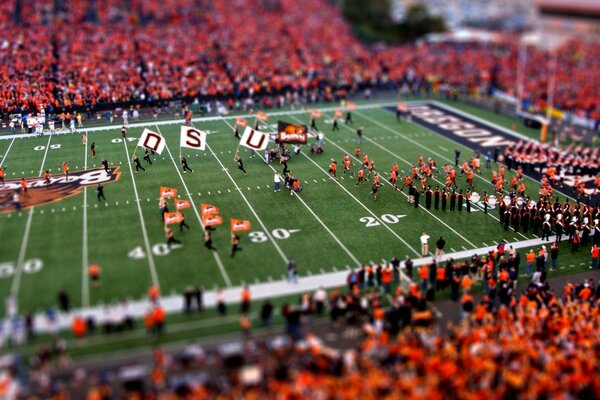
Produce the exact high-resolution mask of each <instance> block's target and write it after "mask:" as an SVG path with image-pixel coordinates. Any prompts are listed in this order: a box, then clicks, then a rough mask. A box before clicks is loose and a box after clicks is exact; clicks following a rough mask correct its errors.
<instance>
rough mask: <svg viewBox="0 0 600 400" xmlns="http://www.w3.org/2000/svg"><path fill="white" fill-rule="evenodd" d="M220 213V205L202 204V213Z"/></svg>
mask: <svg viewBox="0 0 600 400" xmlns="http://www.w3.org/2000/svg"><path fill="white" fill-rule="evenodd" d="M218 213H219V207H215V206H213V205H211V204H204V203H203V204H200V214H202V215H211V214H218Z"/></svg>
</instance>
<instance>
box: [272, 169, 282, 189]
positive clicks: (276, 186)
mask: <svg viewBox="0 0 600 400" xmlns="http://www.w3.org/2000/svg"><path fill="white" fill-rule="evenodd" d="M273 181H274V182H273V191H274V192H279V191H280V190H281V189H280V186H281V174H280V173H279V172H275V176H274V177H273Z"/></svg>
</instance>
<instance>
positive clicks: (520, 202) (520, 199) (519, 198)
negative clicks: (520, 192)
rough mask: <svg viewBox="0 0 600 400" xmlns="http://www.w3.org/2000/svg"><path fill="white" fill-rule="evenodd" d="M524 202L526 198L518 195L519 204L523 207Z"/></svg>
mask: <svg viewBox="0 0 600 400" xmlns="http://www.w3.org/2000/svg"><path fill="white" fill-rule="evenodd" d="M524 203H525V200H523V198H522V197H517V206H519V207H522V206H523V204H524Z"/></svg>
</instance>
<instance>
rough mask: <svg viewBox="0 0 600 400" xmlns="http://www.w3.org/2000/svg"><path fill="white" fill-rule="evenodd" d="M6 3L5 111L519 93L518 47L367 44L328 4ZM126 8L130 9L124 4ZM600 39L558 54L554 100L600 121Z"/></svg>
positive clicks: (539, 68)
mask: <svg viewBox="0 0 600 400" xmlns="http://www.w3.org/2000/svg"><path fill="white" fill-rule="evenodd" d="M20 3H21V5H22V10H21V16H22V21H21V22H16V21H15V19H14V12H13V11H14V3H13V2H4V3H3V4H2V5H1V6H0V7H1V10H0V11H2V13H1V16H0V27H2V29H1V30H0V55H1V56H2V58H3V60H5V62H4V63H2V65H1V66H0V72H1V73H0V88H1V89H0V112H3V113H11V112H17V111H22V110H23V109H25V110H27V109H28V110H30V111H36V110H38V109H39V108H40V107H41V106H44V107H45V108H48V107H53V108H55V109H56V108H59V107H65V108H67V109H70V108H72V107H74V106H80V107H82V108H83V107H84V106H86V105H87V106H90V105H96V104H104V105H109V106H110V105H113V106H118V105H122V104H123V103H126V102H131V101H134V102H135V101H137V102H148V101H151V100H159V99H163V100H164V99H180V98H186V99H194V98H196V97H200V98H202V96H220V97H222V98H227V97H232V96H235V97H240V96H246V95H248V94H257V93H266V94H269V93H274V92H276V91H278V90H283V89H286V90H287V89H291V90H298V91H307V90H313V89H318V90H319V91H320V96H321V97H320V98H321V99H326V100H327V99H331V98H332V96H331V95H332V94H333V92H334V91H335V90H336V88H338V87H344V88H345V89H351V90H352V89H356V88H358V87H362V86H366V85H387V84H389V83H391V84H394V85H396V86H400V87H401V86H402V84H403V83H404V82H406V81H407V79H408V80H409V81H410V82H411V84H412V85H411V86H412V87H411V88H413V89H415V90H422V89H427V90H429V91H430V92H432V93H433V92H437V91H439V90H444V88H446V87H447V85H452V86H453V87H456V88H460V89H462V90H465V91H470V92H476V91H479V92H481V91H484V92H485V90H486V89H487V87H488V86H489V84H491V83H492V81H493V83H494V84H495V85H496V86H497V87H499V88H500V89H502V90H504V91H507V92H509V93H512V94H515V93H516V87H515V82H516V81H517V79H516V72H517V68H516V66H517V60H518V47H517V46H516V45H515V44H514V43H515V40H513V38H508V39H507V43H505V44H501V45H451V44H425V45H420V46H414V45H404V46H385V45H376V46H373V47H367V46H366V45H364V44H362V43H361V42H359V41H358V39H357V38H356V36H355V35H354V34H353V33H352V32H351V28H350V26H349V25H348V24H347V23H346V22H345V21H344V19H343V18H342V16H341V13H340V11H339V10H338V9H336V8H335V7H334V6H332V5H330V4H329V3H328V2H326V1H324V0H310V1H306V2H303V4H302V7H297V3H296V2H294V1H292V0H263V1H261V2H258V3H257V2H253V1H250V0H235V1H228V2H206V3H198V2H196V1H193V0H185V1H177V2H176V1H174V0H167V1H158V0H153V1H137V0H136V1H130V2H119V1H116V0H111V1H106V2H102V4H100V3H98V4H99V5H98V6H97V7H96V9H95V11H94V9H90V8H89V7H90V4H94V2H90V3H88V2H77V1H66V2H62V3H61V2H59V3H58V4H59V6H58V7H59V8H58V9H56V10H55V9H54V8H53V7H54V3H55V2H52V1H50V0H44V1H39V2H20ZM125 4H127V6H126V5H125ZM599 56H600V43H593V42H592V43H589V42H585V43H584V42H581V41H577V40H575V41H572V42H569V43H567V44H566V45H564V46H563V47H562V48H560V49H559V50H558V71H557V84H556V93H555V97H554V103H555V105H556V106H558V108H561V109H564V110H573V111H576V113H577V114H578V115H580V116H583V117H591V118H595V119H599V118H600V110H599V109H598V107H597V104H599V103H600V98H599V97H600V96H599V95H598V91H597V90H595V87H594V84H593V83H594V82H596V81H598V80H599V79H600V61H599V60H600V57H599ZM547 61H548V54H547V53H545V52H543V51H540V50H535V49H529V50H528V55H527V68H526V71H525V76H526V77H527V79H526V82H525V93H524V97H525V98H524V100H526V101H528V102H529V103H530V104H532V106H533V107H537V108H541V107H543V106H544V105H545V102H546V97H547V93H546V92H547V75H548V74H547V65H548V62H547Z"/></svg>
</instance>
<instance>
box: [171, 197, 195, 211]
mask: <svg viewBox="0 0 600 400" xmlns="http://www.w3.org/2000/svg"><path fill="white" fill-rule="evenodd" d="M191 206H192V205H191V204H190V202H189V201H188V200H179V199H175V209H176V210H177V211H179V210H184V209H186V208H190V207H191Z"/></svg>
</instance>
